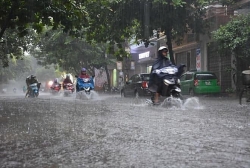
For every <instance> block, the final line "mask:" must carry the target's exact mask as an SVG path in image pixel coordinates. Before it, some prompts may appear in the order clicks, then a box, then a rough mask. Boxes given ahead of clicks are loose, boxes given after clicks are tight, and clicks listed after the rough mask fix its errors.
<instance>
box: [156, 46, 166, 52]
mask: <svg viewBox="0 0 250 168" xmlns="http://www.w3.org/2000/svg"><path fill="white" fill-rule="evenodd" d="M162 50H167V51H168V48H167V47H165V46H161V47H160V48H159V49H158V51H162Z"/></svg>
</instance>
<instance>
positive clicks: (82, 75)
mask: <svg viewBox="0 0 250 168" xmlns="http://www.w3.org/2000/svg"><path fill="white" fill-rule="evenodd" d="M79 78H90V77H89V75H88V74H87V70H86V68H82V69H81V74H80V75H79Z"/></svg>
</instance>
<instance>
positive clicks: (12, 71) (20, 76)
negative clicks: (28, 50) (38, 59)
mask: <svg viewBox="0 0 250 168" xmlns="http://www.w3.org/2000/svg"><path fill="white" fill-rule="evenodd" d="M31 69H32V67H31V60H30V57H24V58H23V59H22V60H20V59H15V58H12V59H10V64H9V66H8V67H5V68H3V67H1V66H0V83H7V82H8V81H9V80H13V79H14V80H23V81H24V80H25V78H26V77H27V76H28V75H29V73H30V71H31Z"/></svg>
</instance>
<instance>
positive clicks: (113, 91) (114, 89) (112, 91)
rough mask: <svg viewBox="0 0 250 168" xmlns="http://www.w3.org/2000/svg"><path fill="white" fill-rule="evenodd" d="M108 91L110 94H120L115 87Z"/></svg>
mask: <svg viewBox="0 0 250 168" xmlns="http://www.w3.org/2000/svg"><path fill="white" fill-rule="evenodd" d="M110 91H111V93H112V94H115V93H118V94H119V93H120V89H119V88H117V87H114V86H113V87H112V88H111V89H110Z"/></svg>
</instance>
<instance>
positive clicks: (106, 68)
mask: <svg viewBox="0 0 250 168" xmlns="http://www.w3.org/2000/svg"><path fill="white" fill-rule="evenodd" d="M104 68H105V71H106V75H107V80H108V90H110V86H111V84H110V76H109V70H108V65H107V64H106V65H105V66H104Z"/></svg>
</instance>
